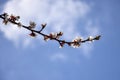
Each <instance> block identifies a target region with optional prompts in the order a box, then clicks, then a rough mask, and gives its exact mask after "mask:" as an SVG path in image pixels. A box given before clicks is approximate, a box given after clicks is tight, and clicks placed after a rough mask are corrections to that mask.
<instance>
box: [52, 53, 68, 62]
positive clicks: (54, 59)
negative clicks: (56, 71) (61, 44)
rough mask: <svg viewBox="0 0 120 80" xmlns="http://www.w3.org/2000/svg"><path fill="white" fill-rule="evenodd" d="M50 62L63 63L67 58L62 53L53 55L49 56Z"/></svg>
mask: <svg viewBox="0 0 120 80" xmlns="http://www.w3.org/2000/svg"><path fill="white" fill-rule="evenodd" d="M50 60H51V61H52V62H58V61H60V62H61V61H62V62H65V61H67V60H68V56H66V55H65V54H64V53H55V54H53V55H51V56H50Z"/></svg>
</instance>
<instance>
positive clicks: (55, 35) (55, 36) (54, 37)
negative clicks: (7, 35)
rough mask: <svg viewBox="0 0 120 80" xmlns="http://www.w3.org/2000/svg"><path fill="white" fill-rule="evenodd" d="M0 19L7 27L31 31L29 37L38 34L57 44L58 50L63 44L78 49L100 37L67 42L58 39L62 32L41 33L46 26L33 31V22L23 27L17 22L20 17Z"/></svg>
mask: <svg viewBox="0 0 120 80" xmlns="http://www.w3.org/2000/svg"><path fill="white" fill-rule="evenodd" d="M0 18H1V19H3V24H5V25H7V23H8V22H9V23H12V24H14V25H17V26H18V27H19V28H21V27H23V28H25V29H27V30H29V31H31V33H30V34H29V35H30V36H31V37H36V36H37V34H39V35H41V36H43V37H44V40H45V41H48V40H55V41H57V42H58V43H59V45H60V48H62V47H63V46H64V45H65V44H67V45H68V46H71V47H73V48H78V47H79V46H80V45H81V44H82V43H85V42H88V41H94V40H99V39H100V37H101V35H97V36H95V37H92V36H89V37H88V38H87V39H84V40H83V39H82V38H81V37H76V38H75V39H74V40H72V41H71V42H69V41H66V40H61V39H60V37H61V36H62V35H63V32H58V33H50V34H44V33H42V31H43V29H44V28H45V27H46V25H47V24H41V29H40V30H35V29H34V28H35V27H36V23H35V22H32V21H30V23H29V26H25V25H23V24H22V23H21V22H19V19H20V16H15V15H8V13H3V14H1V15H0Z"/></svg>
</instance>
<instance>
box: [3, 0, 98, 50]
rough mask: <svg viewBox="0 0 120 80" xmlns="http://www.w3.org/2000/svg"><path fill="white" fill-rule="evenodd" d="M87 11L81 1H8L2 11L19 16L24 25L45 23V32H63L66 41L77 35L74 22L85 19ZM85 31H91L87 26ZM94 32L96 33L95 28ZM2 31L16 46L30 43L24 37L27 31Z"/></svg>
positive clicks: (14, 28) (15, 29) (11, 29)
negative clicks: (33, 22) (20, 43)
mask: <svg viewBox="0 0 120 80" xmlns="http://www.w3.org/2000/svg"><path fill="white" fill-rule="evenodd" d="M89 11H90V6H89V5H88V4H86V3H85V2H82V1H81V0H34V1H33V0H19V1H18V0H9V1H8V2H7V3H6V4H5V5H4V10H3V12H7V13H10V14H15V15H20V16H21V22H23V23H24V24H26V25H28V23H29V21H31V20H34V21H35V22H36V23H37V24H38V25H40V24H41V23H44V22H46V23H47V24H48V25H47V28H46V31H45V32H47V33H49V32H51V31H53V32H56V31H63V32H64V36H63V38H64V39H67V40H71V39H73V38H74V37H75V36H76V35H78V33H79V32H78V30H77V27H75V26H76V25H77V23H76V21H77V20H78V19H82V18H84V17H86V14H87V13H88V12H89ZM86 30H87V31H88V32H89V31H91V29H90V28H89V26H88V28H87V29H86ZM92 30H93V29H92ZM94 30H95V31H97V28H94ZM2 31H3V32H4V34H5V37H6V38H8V39H9V40H11V41H13V42H15V43H17V44H19V42H23V44H24V43H25V44H24V45H25V46H26V45H29V43H30V41H31V40H30V41H29V39H26V38H27V37H25V36H26V35H27V34H29V33H28V31H27V30H24V29H21V30H19V29H18V28H17V27H14V26H13V25H10V26H8V27H5V28H2ZM26 31H27V32H26ZM93 32H94V31H93ZM25 34H26V35H25ZM86 50H87V49H86Z"/></svg>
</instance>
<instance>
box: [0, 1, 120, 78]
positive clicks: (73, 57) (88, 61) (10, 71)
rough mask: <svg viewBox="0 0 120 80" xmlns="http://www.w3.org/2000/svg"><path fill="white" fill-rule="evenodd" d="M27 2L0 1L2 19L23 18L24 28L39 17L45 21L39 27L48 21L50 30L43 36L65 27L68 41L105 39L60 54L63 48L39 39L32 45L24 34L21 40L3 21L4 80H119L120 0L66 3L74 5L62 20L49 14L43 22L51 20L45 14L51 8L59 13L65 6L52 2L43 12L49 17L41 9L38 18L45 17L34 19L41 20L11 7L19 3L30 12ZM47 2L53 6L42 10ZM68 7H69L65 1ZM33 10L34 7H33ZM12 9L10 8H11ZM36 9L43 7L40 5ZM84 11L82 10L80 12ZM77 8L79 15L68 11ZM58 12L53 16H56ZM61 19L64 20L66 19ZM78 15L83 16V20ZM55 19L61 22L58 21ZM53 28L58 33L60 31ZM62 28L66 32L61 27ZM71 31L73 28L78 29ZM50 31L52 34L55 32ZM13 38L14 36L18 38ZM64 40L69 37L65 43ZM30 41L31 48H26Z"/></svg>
mask: <svg viewBox="0 0 120 80" xmlns="http://www.w3.org/2000/svg"><path fill="white" fill-rule="evenodd" d="M9 1H10V0H9ZM27 1H28V0H26V1H25V0H23V2H22V1H20V2H17V0H13V2H12V1H11V2H10V3H9V2H8V1H6V0H1V1H0V13H2V12H3V11H6V12H10V14H11V13H12V12H13V14H19V15H20V16H21V19H23V21H26V22H24V23H25V24H27V23H28V21H29V19H33V20H35V21H36V22H37V23H38V21H37V20H36V19H37V18H38V17H40V19H42V20H41V21H40V23H42V22H44V21H47V22H48V28H47V30H46V31H45V32H47V33H48V32H51V31H58V29H57V28H59V29H60V30H62V29H63V28H64V26H66V25H67V27H65V28H64V29H65V30H63V31H66V32H65V34H66V35H65V36H64V37H63V38H65V39H67V40H70V39H71V38H73V37H69V36H68V35H71V36H74V37H75V35H81V36H83V37H87V36H89V35H93V34H94V35H96V34H101V35H102V37H101V39H100V40H99V41H95V42H93V43H91V44H89V43H86V44H83V45H82V46H81V47H80V48H78V49H74V48H71V47H68V46H65V47H64V48H62V49H59V48H58V47H59V45H58V44H57V43H56V42H54V41H48V42H44V41H42V38H41V37H40V36H38V37H40V39H39V38H35V39H34V38H32V39H31V38H30V37H29V36H27V34H26V33H27V32H25V31H26V30H23V29H22V32H24V33H23V34H19V33H22V32H20V29H14V28H12V26H13V25H8V26H6V27H5V26H4V25H3V24H2V20H0V22H1V23H0V29H1V30H0V51H1V52H0V80H120V75H119V74H120V62H119V61H120V58H119V57H120V54H119V53H120V50H119V41H120V37H119V36H118V35H119V29H120V28H119V26H120V24H119V19H120V16H119V14H120V5H119V3H120V1H119V0H91V1H89V0H80V1H79V0H77V2H76V3H75V0H74V1H72V0H68V1H70V5H69V4H67V5H64V7H65V9H64V10H61V11H62V12H59V13H60V14H59V15H57V14H56V15H53V13H52V12H51V11H50V12H51V13H50V14H51V15H49V18H48V19H45V20H44V18H46V17H47V16H46V15H47V13H46V12H47V10H49V9H47V8H48V7H51V5H52V6H54V7H56V9H59V8H61V6H57V5H58V4H59V3H60V2H59V1H56V2H55V3H54V1H55V0H51V1H53V4H50V5H49V4H48V6H43V7H44V8H45V9H46V11H44V10H43V9H42V8H40V9H39V10H40V11H43V12H44V13H42V12H41V13H39V14H40V15H42V16H43V17H41V16H40V15H39V14H36V16H38V17H37V18H36V17H35V16H34V15H33V14H35V13H34V12H33V13H32V10H33V11H34V9H29V10H28V11H29V13H27V12H26V13H24V14H23V12H21V11H22V9H23V8H22V7H18V6H16V5H13V4H14V3H16V2H17V3H21V5H23V6H24V7H25V9H27V8H28V7H27V6H29V4H27V3H28V2H27ZM30 1H31V0H30ZM37 1H39V0H36V3H34V4H37ZM47 2H49V0H45V2H44V1H41V4H47ZM79 2H80V3H79ZM24 3H25V5H24ZM62 3H64V0H61V5H62ZM66 3H68V2H67V1H66ZM77 3H79V4H77ZM34 4H33V6H32V7H34V6H35V5H34ZM41 4H40V5H41ZM56 4H57V5H56ZM10 5H12V7H11V6H10ZM37 5H39V3H38V4H37ZM76 5H77V6H76ZM81 6H82V7H83V9H84V10H81V8H82V7H81ZM13 7H14V8H13ZM29 7H30V6H29ZM66 7H68V8H66ZM74 7H78V8H80V9H78V8H77V10H78V11H76V10H72V11H71V10H68V9H69V8H70V9H71V8H73V9H76V8H74ZM18 8H19V9H18ZM20 8H22V9H20ZM12 9H13V10H12ZM56 9H50V10H53V12H55V13H57V11H56ZM15 10H18V11H17V12H16V11H15ZM39 10H36V11H39ZM36 11H35V12H36ZM64 11H68V12H71V14H68V15H69V16H71V17H69V16H68V17H66V13H65V12H64ZM78 13H79V14H78ZM26 15H27V16H26ZM61 15H62V16H63V17H62V18H61ZM80 15H82V17H81V16H80ZM31 16H32V17H31ZM54 16H57V17H54ZM59 16H60V17H59ZM24 17H25V19H24ZM29 17H30V18H29ZM33 17H35V18H33ZM51 17H53V18H51ZM74 18H75V19H74ZM57 19H60V20H58V21H56V20H57ZM61 19H62V20H63V19H65V21H66V20H68V22H70V23H69V24H62V23H63V22H62V20H61ZM38 20H39V19H38ZM55 21H56V23H55ZM63 21H64V20H63ZM73 21H74V22H73ZM59 22H60V23H59ZM66 22H67V21H66ZM49 24H50V25H49ZM55 24H58V25H55ZM51 25H52V26H51ZM54 25H55V26H58V27H57V28H56V27H55V26H54ZM59 25H60V26H63V27H59ZM72 25H74V27H73V26H72ZM75 25H76V26H75ZM3 27H4V28H5V29H6V30H5V29H4V28H3ZM9 27H10V28H9ZM14 27H15V26H14ZM51 27H53V28H52V29H51ZM54 28H56V29H54ZM69 28H70V29H71V28H72V29H73V31H72V32H71V31H69V30H68V29H69ZM7 31H8V32H7ZM13 32H16V35H15V33H13ZM69 32H71V33H69ZM7 33H9V34H10V35H8V34H7ZM66 36H68V37H67V38H66ZM26 39H27V41H28V43H27V45H24V44H25V43H26V42H24V41H25V40H26ZM16 42H17V43H16ZM16 44H17V45H16Z"/></svg>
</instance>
